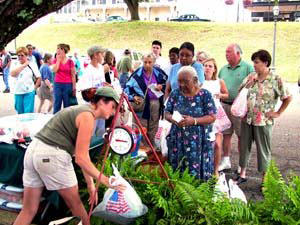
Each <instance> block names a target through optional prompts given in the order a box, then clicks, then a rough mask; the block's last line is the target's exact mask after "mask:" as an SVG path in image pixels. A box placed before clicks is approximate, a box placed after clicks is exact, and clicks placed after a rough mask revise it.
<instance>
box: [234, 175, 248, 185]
mask: <svg viewBox="0 0 300 225" xmlns="http://www.w3.org/2000/svg"><path fill="white" fill-rule="evenodd" d="M234 181H235V182H236V184H237V185H240V184H242V183H245V182H247V178H243V177H241V176H240V175H239V176H237V178H235V179H234Z"/></svg>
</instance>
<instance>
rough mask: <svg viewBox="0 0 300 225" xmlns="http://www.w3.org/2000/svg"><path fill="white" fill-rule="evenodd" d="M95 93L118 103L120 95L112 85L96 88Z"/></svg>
mask: <svg viewBox="0 0 300 225" xmlns="http://www.w3.org/2000/svg"><path fill="white" fill-rule="evenodd" d="M95 94H96V95H99V96H103V97H109V98H113V99H114V100H115V101H116V102H117V103H118V104H119V101H120V96H119V95H118V93H117V92H116V91H115V90H114V89H113V88H112V87H108V86H106V87H101V88H98V89H97V91H96V93H95Z"/></svg>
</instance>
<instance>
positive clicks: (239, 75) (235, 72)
mask: <svg viewBox="0 0 300 225" xmlns="http://www.w3.org/2000/svg"><path fill="white" fill-rule="evenodd" d="M252 72H254V68H253V67H252V66H251V65H250V64H248V63H246V62H245V61H243V60H241V61H240V63H239V64H238V65H237V66H236V67H235V68H232V67H231V66H230V65H229V64H227V65H225V66H223V68H222V69H221V70H220V72H219V78H220V79H223V80H224V82H225V84H226V87H227V89H228V92H229V98H228V99H226V102H229V103H232V102H233V100H234V99H235V98H236V96H237V95H238V90H239V87H240V85H241V84H242V82H243V80H244V78H245V77H247V76H248V74H249V73H252Z"/></svg>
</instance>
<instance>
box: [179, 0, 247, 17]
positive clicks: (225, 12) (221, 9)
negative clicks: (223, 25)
mask: <svg viewBox="0 0 300 225" xmlns="http://www.w3.org/2000/svg"><path fill="white" fill-rule="evenodd" d="M238 4H239V15H240V16H239V18H240V22H247V21H250V19H251V17H250V16H251V13H250V12H249V10H247V9H244V8H243V1H242V0H235V1H234V4H233V5H226V4H225V1H224V0H178V3H177V9H178V11H179V14H180V15H181V14H186V13H193V14H196V15H198V16H199V17H200V18H205V19H211V20H214V21H218V22H236V21H237V9H238Z"/></svg>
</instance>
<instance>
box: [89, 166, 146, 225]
mask: <svg viewBox="0 0 300 225" xmlns="http://www.w3.org/2000/svg"><path fill="white" fill-rule="evenodd" d="M112 167H113V171H114V178H115V180H114V182H113V183H111V185H112V186H114V185H119V184H123V185H125V186H126V190H125V191H123V192H121V191H116V190H114V189H112V188H109V189H108V190H107V191H106V192H105V194H104V197H103V200H102V202H101V203H100V204H99V205H98V206H97V207H96V208H95V209H94V211H93V213H92V214H93V215H94V216H99V217H101V218H103V219H105V220H109V221H112V222H114V223H118V224H129V223H132V222H133V221H134V220H135V218H136V217H139V216H142V215H144V214H146V213H147V211H148V208H147V207H146V206H145V205H144V204H143V203H142V201H141V199H140V197H139V196H138V194H137V193H136V191H135V190H134V189H133V187H131V185H130V184H129V183H128V182H127V181H126V180H125V179H124V178H123V177H122V176H121V175H120V173H119V171H118V169H117V168H116V167H115V166H114V165H113V164H112Z"/></svg>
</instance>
